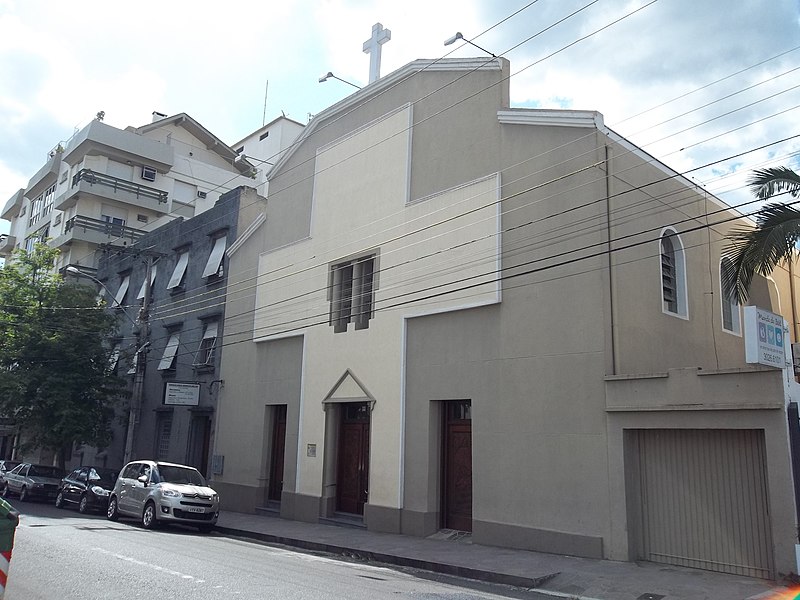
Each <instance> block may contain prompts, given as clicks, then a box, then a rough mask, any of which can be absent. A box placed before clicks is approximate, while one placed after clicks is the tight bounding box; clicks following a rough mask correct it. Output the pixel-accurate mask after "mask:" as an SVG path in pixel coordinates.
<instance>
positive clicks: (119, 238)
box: [51, 215, 145, 248]
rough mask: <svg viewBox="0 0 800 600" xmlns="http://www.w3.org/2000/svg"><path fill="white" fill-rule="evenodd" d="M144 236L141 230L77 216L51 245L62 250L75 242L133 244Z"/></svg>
mask: <svg viewBox="0 0 800 600" xmlns="http://www.w3.org/2000/svg"><path fill="white" fill-rule="evenodd" d="M144 235H145V232H144V231H142V230H140V229H134V228H132V227H125V226H124V225H116V224H114V223H109V222H107V221H101V220H99V219H92V218H89V217H82V216H80V215H76V216H74V217H72V218H71V219H69V220H68V221H67V222H66V223H65V224H64V234H63V235H60V236H58V237H57V238H56V239H54V240H53V241H52V243H51V245H52V246H54V247H56V248H60V247H61V246H64V245H66V244H69V243H71V242H73V241H74V240H80V241H83V242H87V243H89V244H108V243H112V242H113V243H117V244H125V243H127V244H133V243H135V242H136V241H138V240H139V239H141V238H142V236H144Z"/></svg>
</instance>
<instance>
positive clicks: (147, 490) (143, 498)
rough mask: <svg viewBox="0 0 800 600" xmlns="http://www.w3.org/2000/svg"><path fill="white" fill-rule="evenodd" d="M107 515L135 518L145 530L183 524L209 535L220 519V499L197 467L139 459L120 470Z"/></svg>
mask: <svg viewBox="0 0 800 600" xmlns="http://www.w3.org/2000/svg"><path fill="white" fill-rule="evenodd" d="M106 516H107V517H108V518H109V519H110V520H111V521H116V520H117V519H118V518H119V517H120V516H128V517H134V518H137V519H140V520H141V523H142V526H143V527H144V528H145V529H154V528H155V527H158V526H159V525H160V524H162V523H182V524H184V525H194V526H196V527H198V528H199V529H200V531H202V532H208V531H211V529H213V527H214V525H215V524H216V523H217V518H218V517H219V496H218V495H217V493H216V492H215V491H214V490H213V489H211V488H210V487H209V486H208V484H207V483H206V480H205V478H204V477H203V476H202V475H201V474H200V471H198V470H197V469H195V468H194V467H187V466H185V465H177V464H174V463H168V462H159V461H152V460H136V461H133V462H130V463H128V464H127V465H125V467H124V468H123V469H122V471H120V475H119V477H118V478H117V482H116V484H115V485H114V490H113V491H112V492H111V496H110V497H109V500H108V510H107V511H106Z"/></svg>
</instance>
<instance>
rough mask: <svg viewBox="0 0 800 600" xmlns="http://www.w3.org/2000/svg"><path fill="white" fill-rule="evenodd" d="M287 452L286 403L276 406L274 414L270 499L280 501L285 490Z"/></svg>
mask: <svg viewBox="0 0 800 600" xmlns="http://www.w3.org/2000/svg"><path fill="white" fill-rule="evenodd" d="M285 452H286V405H285V404H282V405H280V406H275V407H274V408H273V415H272V457H271V458H270V461H271V463H270V469H269V495H268V498H269V499H270V500H275V501H277V502H280V500H281V492H282V491H283V459H284V456H285Z"/></svg>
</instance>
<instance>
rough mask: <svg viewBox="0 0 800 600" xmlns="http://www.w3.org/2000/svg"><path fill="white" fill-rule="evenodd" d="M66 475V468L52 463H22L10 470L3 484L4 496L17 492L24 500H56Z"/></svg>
mask: <svg viewBox="0 0 800 600" xmlns="http://www.w3.org/2000/svg"><path fill="white" fill-rule="evenodd" d="M62 477H64V470H63V469H60V468H58V467H54V466H52V465H33V464H31V463H22V464H19V465H17V466H16V467H14V468H13V469H12V470H11V471H8V472H7V473H6V474H5V476H4V479H5V482H4V484H3V497H5V498H7V497H8V496H9V495H10V494H17V495H18V496H19V499H20V500H22V501H23V502H24V501H26V500H32V499H34V498H45V499H47V500H51V501H52V500H54V499H55V497H56V494H58V488H59V486H60V485H61V479H62Z"/></svg>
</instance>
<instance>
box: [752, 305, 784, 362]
mask: <svg viewBox="0 0 800 600" xmlns="http://www.w3.org/2000/svg"><path fill="white" fill-rule="evenodd" d="M744 353H745V361H747V362H748V363H756V364H760V365H765V366H767V367H777V368H779V369H783V368H784V367H785V366H786V350H785V348H784V344H783V317H782V316H780V315H776V314H775V313H771V312H769V311H768V310H764V309H761V308H758V307H757V306H745V307H744Z"/></svg>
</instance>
